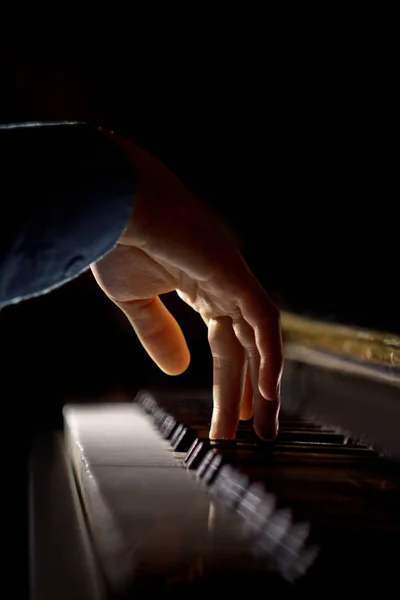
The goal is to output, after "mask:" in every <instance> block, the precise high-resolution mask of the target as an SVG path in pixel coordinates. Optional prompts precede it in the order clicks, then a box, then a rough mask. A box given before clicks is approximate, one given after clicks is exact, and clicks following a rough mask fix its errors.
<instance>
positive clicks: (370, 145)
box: [0, 14, 400, 589]
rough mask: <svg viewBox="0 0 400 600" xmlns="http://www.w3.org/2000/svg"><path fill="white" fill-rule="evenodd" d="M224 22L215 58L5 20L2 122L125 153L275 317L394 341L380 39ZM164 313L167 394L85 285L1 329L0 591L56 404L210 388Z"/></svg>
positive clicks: (392, 100)
mask: <svg viewBox="0 0 400 600" xmlns="http://www.w3.org/2000/svg"><path fill="white" fill-rule="evenodd" d="M226 17H227V21H226V22H224V25H223V27H222V26H221V27H220V28H218V27H217V32H216V33H217V36H216V41H214V43H211V40H210V37H209V34H208V32H207V31H206V30H202V29H201V31H200V33H201V35H200V36H199V37H196V39H195V40H194V42H193V44H192V45H190V47H189V45H188V43H187V42H188V38H190V37H191V36H192V33H193V29H191V28H188V29H187V30H186V40H185V41H184V42H182V41H181V40H178V41H177V40H176V39H174V33H172V32H170V31H169V27H168V26H165V27H164V30H165V31H164V33H165V32H166V33H167V34H168V35H166V36H165V38H164V39H163V40H161V42H160V40H159V39H158V32H152V35H149V36H148V37H147V38H145V40H144V41H142V43H141V45H140V44H139V46H138V45H134V43H133V42H134V40H135V38H136V37H138V34H139V30H140V21H139V22H138V21H137V20H136V22H135V23H133V22H132V23H131V22H130V23H129V26H130V27H131V35H130V36H127V35H126V32H120V30H119V27H120V25H121V21H122V20H123V18H122V16H121V18H119V19H118V26H117V27H116V26H115V25H114V24H112V25H110V27H109V28H107V27H104V25H103V27H102V28H101V30H100V33H99V35H98V37H97V39H95V36H94V35H93V31H92V30H93V29H95V26H93V27H92V29H90V28H88V29H87V30H85V32H84V35H83V36H81V37H80V38H77V36H76V35H75V32H74V31H71V30H70V29H69V27H68V26H67V25H66V24H64V22H63V21H62V20H60V21H57V25H54V23H53V26H52V27H49V28H48V29H51V30H52V32H53V34H52V36H51V38H50V39H49V38H48V37H47V36H46V37H44V36H43V37H42V34H41V33H39V32H38V31H37V29H36V28H35V27H32V28H31V31H32V35H31V37H29V38H28V37H27V36H26V35H23V36H17V35H14V34H13V33H11V34H9V30H10V22H9V21H7V19H4V22H3V24H2V37H1V40H0V68H1V78H0V82H1V94H0V122H2V123H8V122H21V121H30V120H58V119H77V120H88V121H96V122H100V123H102V124H104V125H106V126H109V127H114V128H116V129H117V130H119V131H121V133H123V134H125V135H128V136H132V137H133V138H135V139H136V140H137V141H138V142H139V143H140V144H142V145H143V146H145V147H146V148H148V149H149V150H150V151H152V152H153V153H154V154H156V155H157V156H158V157H159V158H161V159H162V160H163V161H164V162H165V163H166V164H167V165H168V166H169V167H170V168H171V169H172V170H173V171H174V172H175V173H176V174H178V175H179V176H180V177H181V178H182V179H183V180H184V182H185V183H186V184H187V185H188V187H189V188H190V189H191V190H193V192H194V193H196V195H198V196H199V197H201V198H202V199H203V200H204V201H205V202H206V203H208V204H209V205H210V206H212V207H213V208H214V209H215V210H216V211H217V212H219V213H220V214H221V216H222V218H223V219H224V220H225V222H226V223H227V224H228V225H229V226H230V228H231V229H232V231H233V232H234V234H235V235H236V237H237V239H238V242H239V244H240V246H241V249H242V251H243V253H244V255H245V257H246V259H247V261H248V263H249V265H250V266H251V268H252V269H253V270H254V272H255V273H256V275H257V276H258V277H259V278H260V280H261V282H262V283H263V285H264V286H265V287H266V289H267V290H268V291H269V292H270V293H271V295H272V296H273V297H274V298H275V300H276V302H277V303H278V305H279V306H280V307H281V308H282V309H290V310H294V311H296V312H299V313H303V314H308V315H312V316H315V317H319V318H324V319H329V320H332V321H335V322H340V323H350V324H353V325H356V326H361V327H369V328H373V329H379V330H382V331H389V332H394V333H400V318H399V310H398V304H399V286H398V263H399V260H398V254H399V253H398V231H399V226H398V216H397V211H398V197H399V193H398V165H397V162H396V163H395V158H397V153H396V150H397V145H398V132H397V131H396V129H395V126H394V123H395V119H394V115H395V114H396V113H397V110H398V106H397V104H396V95H395V81H396V77H395V76H394V73H396V72H397V68H396V69H393V64H392V63H393V60H392V59H391V49H390V43H389V42H390V39H389V37H390V36H387V35H382V36H381V37H379V38H377V36H376V32H375V31H374V28H367V29H365V30H363V29H362V25H361V23H360V20H359V19H360V15H358V14H357V18H356V19H355V20H353V21H352V22H351V23H350V24H349V29H348V32H347V33H348V35H347V40H345V37H346V36H345V35H343V31H342V29H340V30H339V29H334V31H332V32H331V35H330V36H328V38H327V39H326V40H325V39H324V38H325V37H326V30H327V27H326V25H327V22H328V21H326V20H324V21H323V22H320V23H319V27H314V21H310V23H309V26H310V29H312V30H313V31H312V35H309V32H308V30H307V28H304V27H303V26H304V23H300V24H297V22H296V23H294V24H293V23H292V24H291V25H292V26H291V30H290V31H289V30H287V23H288V19H287V15H286V16H285V18H284V19H283V23H282V27H281V30H280V31H279V33H278V35H276V36H273V35H271V34H272V32H273V29H274V27H275V24H274V23H273V22H271V23H265V21H263V20H262V19H260V21H261V27H260V29H261V31H260V29H259V30H257V31H253V28H255V25H256V23H255V21H254V19H253V20H252V21H251V23H250V26H249V24H247V25H242V23H240V24H239V26H237V25H236V26H232V24H231V23H230V21H229V19H228V17H229V15H226ZM347 17H348V15H345V16H344V18H343V24H345V23H347ZM49 18H50V17H49ZM77 19H78V17H76V16H75V20H77ZM209 19H210V20H211V21H212V15H209ZM305 19H307V16H305ZM289 20H290V19H289ZM161 25H162V24H161ZM17 27H19V23H18V22H17ZM62 28H63V29H65V30H66V31H67V35H62V32H61V29H62ZM181 29H183V28H181ZM228 29H230V30H231V34H232V35H231V36H230V39H229V40H228V39H225V37H224V36H225V32H226V31H227V30H228ZM293 31H294V32H295V33H296V35H295V36H293V35H292V34H293ZM282 32H283V33H284V34H285V35H282ZM180 33H182V31H181V32H180ZM7 34H9V39H8V40H7V41H6V37H7ZM361 38H363V39H361ZM155 40H157V41H155ZM395 109H396V110H395ZM6 215H7V199H6V198H4V197H2V198H1V217H0V218H2V219H4V218H6ZM166 302H167V304H168V305H169V306H170V307H171V310H172V311H173V313H174V314H175V315H176V316H177V317H178V320H179V321H180V323H181V325H182V328H183V330H184V332H185V334H186V336H187V340H188V344H189V348H190V350H191V353H192V363H191V365H190V367H189V369H188V371H187V373H185V374H184V375H182V376H180V377H179V378H171V377H167V376H166V375H163V374H162V373H161V372H160V371H159V370H158V369H157V367H155V365H154V364H153V363H152V361H151V360H150V359H149V358H148V357H147V355H146V354H145V352H144V350H143V349H142V348H141V346H140V344H139V342H138V341H137V339H136V338H135V335H134V333H133V332H132V331H131V329H130V328H129V326H128V323H127V321H126V320H125V317H124V316H123V315H122V314H120V313H119V312H118V310H117V309H116V307H114V306H113V305H112V304H111V303H110V302H109V301H108V300H107V298H106V297H105V296H104V295H103V293H102V292H101V291H100V289H99V288H98V287H97V286H96V284H95V283H94V281H93V279H92V277H91V275H90V273H86V274H84V275H82V276H81V277H79V278H78V279H77V280H75V281H73V282H71V283H69V284H67V285H65V286H63V287H62V288H60V289H58V290H56V291H54V292H52V293H51V294H49V295H45V296H42V297H40V298H37V299H34V300H29V301H27V302H24V303H22V304H20V305H16V306H9V307H7V308H6V309H4V310H2V311H1V312H0V336H1V337H0V339H1V359H2V360H1V366H2V369H1V402H2V419H3V421H2V425H3V429H2V438H1V448H2V456H3V478H2V480H3V500H5V504H4V502H3V515H4V516H5V518H6V522H7V521H8V523H7V524H9V525H10V530H9V534H8V537H7V541H5V543H4V548H5V552H6V554H7V564H10V565H13V566H15V565H19V567H17V568H16V569H13V572H14V573H15V575H13V574H11V569H10V570H9V571H10V572H9V573H7V574H5V577H6V581H7V582H8V583H9V584H10V586H11V587H13V588H14V589H16V588H19V587H20V586H21V585H25V584H24V583H23V581H24V575H23V574H24V573H25V572H26V528H27V520H26V518H25V516H26V502H25V498H26V481H27V480H26V457H27V456H28V454H27V453H26V446H27V444H26V443H25V442H27V443H28V446H29V442H30V439H31V437H32V434H34V433H36V432H37V431H38V430H40V429H45V430H47V429H48V428H49V427H51V428H53V427H54V426H58V425H60V424H61V407H62V405H63V403H64V402H66V401H80V400H83V401H87V400H88V399H92V400H107V399H109V400H112V401H115V400H118V399H129V398H130V397H131V396H132V395H133V394H134V393H135V392H136V391H137V390H138V389H140V388H141V387H145V386H153V385H161V386H165V387H166V386H179V387H185V386H192V385H203V386H207V387H208V386H210V385H211V379H212V365H211V360H210V355H209V352H208V345H207V336H206V331H205V328H204V325H203V323H202V322H201V321H200V320H199V318H198V317H197V315H196V314H194V313H193V311H191V310H190V309H188V308H187V307H186V306H185V305H183V303H182V302H180V301H179V299H177V298H176V297H175V296H174V295H171V296H170V297H169V298H167V299H166ZM21 492H22V493H21ZM19 529H21V530H22V533H23V535H25V539H24V537H21V536H20V535H19V534H18V533H17V532H18V531H19ZM21 556H22V558H21ZM21 561H22V562H21ZM21 565H22V566H21ZM21 569H22V570H21ZM20 575H21V577H20Z"/></svg>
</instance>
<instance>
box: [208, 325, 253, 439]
mask: <svg viewBox="0 0 400 600" xmlns="http://www.w3.org/2000/svg"><path fill="white" fill-rule="evenodd" d="M208 339H209V343H210V348H211V353H212V356H213V363H214V386H213V399H214V407H213V415H212V421H211V429H210V438H211V439H223V438H226V439H233V438H234V437H235V435H236V429H237V426H238V422H239V412H240V402H241V398H242V390H243V380H244V375H245V353H244V349H243V346H242V345H241V344H240V343H239V341H238V339H237V337H236V336H235V333H234V331H233V327H232V319H231V318H230V317H220V318H216V319H210V321H209V324H208Z"/></svg>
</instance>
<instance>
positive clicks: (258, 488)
mask: <svg viewBox="0 0 400 600" xmlns="http://www.w3.org/2000/svg"><path fill="white" fill-rule="evenodd" d="M275 508H276V498H275V496H273V494H268V493H267V492H266V491H265V489H264V486H263V485H261V484H260V483H253V484H251V485H250V486H249V487H248V489H247V490H246V492H245V494H244V495H243V496H242V498H241V499H240V502H239V504H238V507H237V512H238V514H239V515H240V517H241V518H242V519H243V523H242V529H243V532H244V533H245V534H246V535H248V536H255V535H256V534H259V533H260V532H261V530H262V528H263V527H264V526H265V525H266V523H267V521H268V520H269V519H270V517H271V516H272V514H273V513H274V511H275Z"/></svg>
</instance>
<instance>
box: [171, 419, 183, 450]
mask: <svg viewBox="0 0 400 600" xmlns="http://www.w3.org/2000/svg"><path fill="white" fill-rule="evenodd" d="M185 429H187V427H186V426H185V425H184V424H183V423H179V425H178V426H177V427H176V428H175V429H174V432H173V434H172V435H171V437H170V439H169V442H170V444H171V446H172V447H174V445H175V443H176V440H177V439H178V438H179V436H180V435H181V433H182V431H184V430H185Z"/></svg>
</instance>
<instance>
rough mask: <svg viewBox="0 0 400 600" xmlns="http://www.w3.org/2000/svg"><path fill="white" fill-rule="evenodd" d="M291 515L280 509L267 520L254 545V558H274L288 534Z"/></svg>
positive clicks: (288, 510) (288, 511)
mask: <svg viewBox="0 0 400 600" xmlns="http://www.w3.org/2000/svg"><path fill="white" fill-rule="evenodd" d="M292 522H293V521H292V513H291V511H290V509H288V508H286V509H280V510H277V511H276V512H274V513H273V514H272V515H271V517H270V518H269V519H268V521H267V523H266V524H265V526H264V528H263V529H262V531H261V532H260V534H259V536H258V537H257V539H256V542H255V543H254V553H255V555H256V556H264V555H265V556H266V557H271V556H274V554H275V551H276V549H277V548H278V546H279V544H280V543H281V541H282V540H283V539H284V538H285V536H286V535H287V534H288V532H289V530H290V528H291V526H292Z"/></svg>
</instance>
